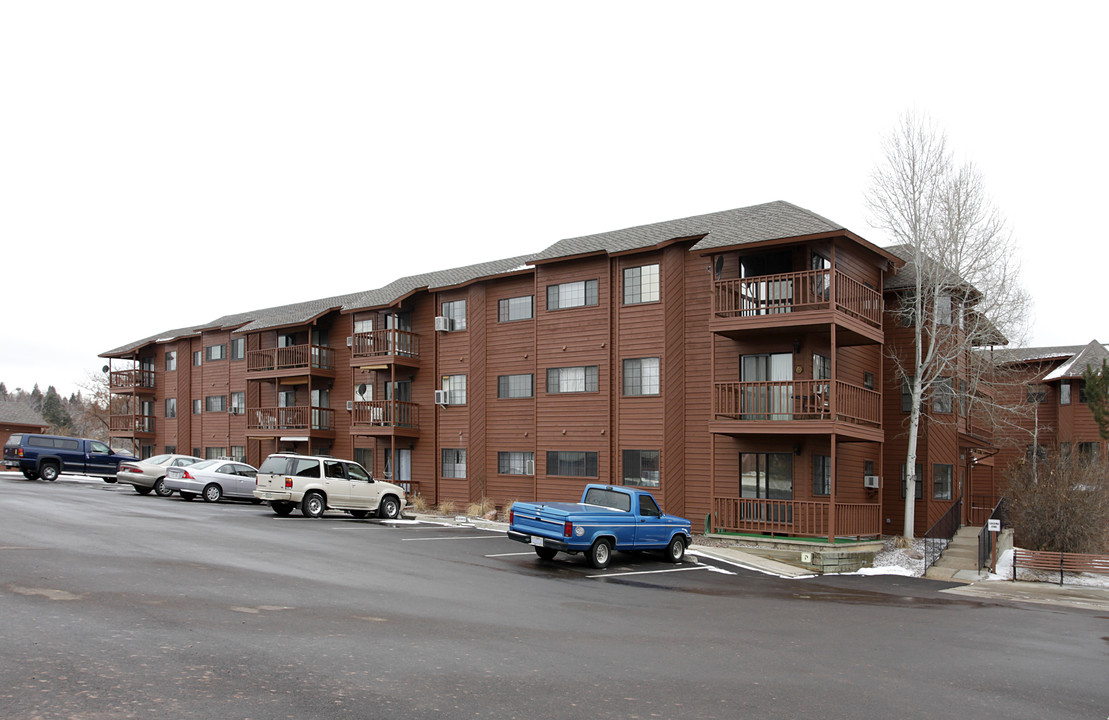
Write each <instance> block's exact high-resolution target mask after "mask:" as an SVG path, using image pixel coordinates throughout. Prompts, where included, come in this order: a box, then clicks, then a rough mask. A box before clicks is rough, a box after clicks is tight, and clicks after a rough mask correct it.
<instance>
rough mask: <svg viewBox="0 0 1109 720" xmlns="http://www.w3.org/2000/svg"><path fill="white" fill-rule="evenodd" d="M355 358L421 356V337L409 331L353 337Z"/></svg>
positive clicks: (363, 334) (362, 333) (392, 331)
mask: <svg viewBox="0 0 1109 720" xmlns="http://www.w3.org/2000/svg"><path fill="white" fill-rule="evenodd" d="M351 355H352V356H353V357H381V356H387V355H404V356H405V357H419V356H420V336H419V335H417V334H416V333H414V332H408V331H407V330H373V331H371V332H361V333H354V335H352V336H351Z"/></svg>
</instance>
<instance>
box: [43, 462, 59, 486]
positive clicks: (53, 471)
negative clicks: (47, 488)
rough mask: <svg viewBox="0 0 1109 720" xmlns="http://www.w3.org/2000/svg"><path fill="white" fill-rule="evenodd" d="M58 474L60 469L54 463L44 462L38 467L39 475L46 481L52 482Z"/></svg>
mask: <svg viewBox="0 0 1109 720" xmlns="http://www.w3.org/2000/svg"><path fill="white" fill-rule="evenodd" d="M60 474H61V471H60V470H59V469H58V466H57V465H55V464H54V463H44V464H43V466H42V467H40V468H39V477H41V478H42V479H43V480H46V481H47V482H54V481H55V480H57V479H58V475H60Z"/></svg>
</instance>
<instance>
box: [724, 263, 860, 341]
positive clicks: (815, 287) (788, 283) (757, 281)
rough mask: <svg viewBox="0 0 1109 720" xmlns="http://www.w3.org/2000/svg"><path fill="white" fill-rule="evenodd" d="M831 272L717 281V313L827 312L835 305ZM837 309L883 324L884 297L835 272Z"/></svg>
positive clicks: (731, 315)
mask: <svg viewBox="0 0 1109 720" xmlns="http://www.w3.org/2000/svg"><path fill="white" fill-rule="evenodd" d="M832 279H833V273H832V271H831V270H805V271H802V272H795V273H782V274H779V275H760V276H758V277H750V278H735V279H731V280H717V281H716V284H715V293H714V294H713V312H714V313H715V314H716V316H717V317H721V318H742V317H753V316H757V315H768V314H775V313H791V312H804V311H806V310H823V309H827V308H828V307H830V305H831V302H832V285H831V283H832ZM834 279H835V306H836V309H837V310H840V311H841V312H845V313H848V314H850V315H853V316H854V317H857V318H859V319H861V320H863V321H864V322H866V323H868V324H870V325H872V326H874V327H881V325H882V296H881V295H880V294H879V293H878V291H877V290H874V289H873V288H870V287H867V286H866V285H865V284H863V283H861V282H859V281H858V280H855V279H854V278H852V277H850V276H848V275H844V274H843V273H840V272H836V273H834Z"/></svg>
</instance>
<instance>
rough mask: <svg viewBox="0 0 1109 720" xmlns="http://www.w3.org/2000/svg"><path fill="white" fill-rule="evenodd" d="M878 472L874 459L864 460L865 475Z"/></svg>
mask: <svg viewBox="0 0 1109 720" xmlns="http://www.w3.org/2000/svg"><path fill="white" fill-rule="evenodd" d="M877 474H878V473H876V472H874V461H873V460H866V461H864V462H863V475H877Z"/></svg>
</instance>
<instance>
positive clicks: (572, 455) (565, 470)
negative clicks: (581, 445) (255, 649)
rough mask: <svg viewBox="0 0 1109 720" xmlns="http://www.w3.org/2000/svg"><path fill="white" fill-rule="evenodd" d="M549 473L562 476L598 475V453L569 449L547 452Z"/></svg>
mask: <svg viewBox="0 0 1109 720" xmlns="http://www.w3.org/2000/svg"><path fill="white" fill-rule="evenodd" d="M547 474H548V475H557V476H561V477H590V478H595V477H597V453H595V452H572V451H567V450H561V451H554V450H552V451H549V452H548V453H547Z"/></svg>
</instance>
